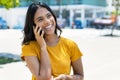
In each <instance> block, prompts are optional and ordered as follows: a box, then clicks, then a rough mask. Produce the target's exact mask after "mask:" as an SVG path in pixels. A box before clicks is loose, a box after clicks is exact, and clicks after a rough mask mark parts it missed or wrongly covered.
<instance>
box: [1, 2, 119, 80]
mask: <svg viewBox="0 0 120 80" xmlns="http://www.w3.org/2000/svg"><path fill="white" fill-rule="evenodd" d="M38 1H41V2H45V3H46V4H48V5H49V6H50V7H51V9H52V10H53V12H54V14H55V15H56V17H57V21H58V24H59V25H60V27H61V28H62V30H63V33H62V36H64V37H67V38H69V39H72V40H74V41H75V42H76V43H77V44H78V46H79V48H80V50H81V51H82V52H83V55H84V56H83V67H84V73H85V80H120V77H119V74H120V69H119V68H120V58H119V57H120V49H119V47H120V42H119V41H120V10H119V8H120V0H0V79H1V80H30V78H31V73H30V72H29V70H28V68H27V67H26V66H25V63H23V62H22V61H21V59H20V54H21V41H22V39H23V34H22V29H23V28H24V23H25V22H24V21H25V16H26V11H27V8H28V6H29V5H30V4H31V3H32V2H38ZM15 75H16V76H15ZM6 76H7V77H6Z"/></svg>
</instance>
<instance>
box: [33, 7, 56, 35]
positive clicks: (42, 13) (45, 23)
mask: <svg viewBox="0 0 120 80" xmlns="http://www.w3.org/2000/svg"><path fill="white" fill-rule="evenodd" d="M34 23H35V24H36V25H38V26H39V27H41V28H42V30H43V31H44V32H45V35H49V34H54V31H55V26H56V23H55V19H54V17H53V15H52V14H51V13H50V12H49V11H48V10H47V9H46V8H44V7H39V8H38V10H37V11H36V13H35V16H34Z"/></svg>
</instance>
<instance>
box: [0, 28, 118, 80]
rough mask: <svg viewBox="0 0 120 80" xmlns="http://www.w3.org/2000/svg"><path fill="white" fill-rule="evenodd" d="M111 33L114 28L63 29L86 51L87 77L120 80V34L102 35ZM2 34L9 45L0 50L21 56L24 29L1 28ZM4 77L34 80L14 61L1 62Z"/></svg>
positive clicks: (89, 79) (0, 41)
mask: <svg viewBox="0 0 120 80" xmlns="http://www.w3.org/2000/svg"><path fill="white" fill-rule="evenodd" d="M110 32H111V30H96V29H63V33H62V36H65V37H67V38H70V39H72V40H74V41H75V42H76V43H77V44H78V46H79V47H80V50H81V51H82V52H83V67H84V74H85V79H84V80H120V77H119V75H120V49H119V48H120V37H105V36H102V35H105V34H109V33H110ZM1 33H2V34H5V36H4V37H3V36H1V35H0V44H5V43H7V44H9V45H4V46H2V45H0V52H3V51H8V52H10V53H13V54H19V55H20V53H21V52H20V41H21V39H20V38H21V36H22V34H21V31H19V30H17V31H16V30H11V31H0V34H1ZM113 34H115V35H120V31H118V30H114V33H113ZM10 35H11V37H10ZM12 35H14V36H12ZM11 40H13V41H11ZM8 46H9V47H10V49H9V48H8ZM0 79H1V80H31V73H30V72H29V70H28V68H27V67H26V66H25V64H24V63H22V62H16V63H10V64H6V65H0Z"/></svg>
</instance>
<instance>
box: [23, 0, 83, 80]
mask: <svg viewBox="0 0 120 80" xmlns="http://www.w3.org/2000/svg"><path fill="white" fill-rule="evenodd" d="M23 31H24V39H23V42H22V55H21V57H22V59H23V60H25V62H26V63H27V66H28V68H29V70H30V71H31V73H32V80H83V67H82V61H81V56H82V53H81V52H80V50H79V48H78V46H77V45H76V43H75V42H73V41H72V40H69V39H66V38H64V37H61V36H60V34H61V32H62V30H61V29H60V28H59V26H58V24H57V21H56V17H55V15H54V14H53V12H52V10H51V9H50V8H49V7H48V6H47V5H46V4H45V3H40V2H39V3H32V4H31V5H30V6H29V8H28V11H27V14H26V21H25V27H24V30H23ZM58 31H60V34H59V35H58ZM71 66H72V67H73V72H74V74H73V75H70V69H71Z"/></svg>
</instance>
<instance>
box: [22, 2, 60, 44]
mask: <svg viewBox="0 0 120 80" xmlns="http://www.w3.org/2000/svg"><path fill="white" fill-rule="evenodd" d="M39 7H44V8H46V9H47V10H48V11H49V12H50V13H51V14H52V15H53V17H54V19H55V22H56V28H55V34H56V35H58V32H57V30H59V31H60V35H61V32H62V30H61V29H60V27H59V25H58V24H57V19H56V16H55V14H54V13H53V11H52V10H51V8H50V7H49V6H48V5H47V4H45V3H42V2H38V3H32V4H31V5H30V6H29V7H28V10H27V14H26V20H25V26H24V29H23V33H24V39H23V41H22V44H28V43H29V42H30V41H34V40H36V39H35V35H34V32H33V24H34V21H33V20H34V15H35V13H36V11H37V9H38V8H39ZM60 35H59V36H60Z"/></svg>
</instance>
